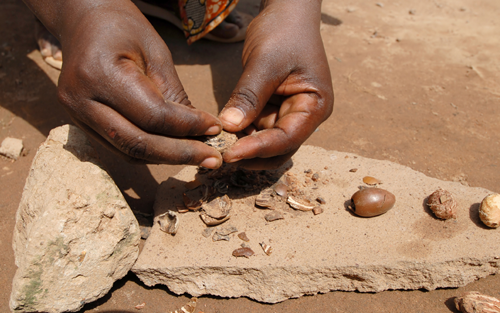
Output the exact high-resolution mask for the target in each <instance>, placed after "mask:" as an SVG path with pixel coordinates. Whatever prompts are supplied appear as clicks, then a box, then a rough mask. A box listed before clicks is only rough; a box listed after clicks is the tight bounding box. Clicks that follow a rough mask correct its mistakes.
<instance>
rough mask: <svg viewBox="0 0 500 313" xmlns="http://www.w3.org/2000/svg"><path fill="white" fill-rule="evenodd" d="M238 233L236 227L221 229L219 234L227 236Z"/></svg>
mask: <svg viewBox="0 0 500 313" xmlns="http://www.w3.org/2000/svg"><path fill="white" fill-rule="evenodd" d="M237 231H238V228H236V227H234V226H226V227H221V228H220V229H218V230H217V232H218V233H219V234H221V235H224V236H227V235H230V234H232V233H235V232H237Z"/></svg>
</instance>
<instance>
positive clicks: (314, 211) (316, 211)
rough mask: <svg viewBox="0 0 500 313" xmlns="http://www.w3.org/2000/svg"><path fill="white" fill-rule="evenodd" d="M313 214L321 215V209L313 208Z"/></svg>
mask: <svg viewBox="0 0 500 313" xmlns="http://www.w3.org/2000/svg"><path fill="white" fill-rule="evenodd" d="M313 213H314V215H318V214H321V213H323V208H322V207H319V206H317V207H315V208H314V209H313Z"/></svg>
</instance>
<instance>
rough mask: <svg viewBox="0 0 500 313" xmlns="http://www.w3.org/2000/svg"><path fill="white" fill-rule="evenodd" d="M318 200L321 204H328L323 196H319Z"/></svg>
mask: <svg viewBox="0 0 500 313" xmlns="http://www.w3.org/2000/svg"><path fill="white" fill-rule="evenodd" d="M316 201H318V203H320V204H326V201H325V199H323V198H322V197H317V198H316Z"/></svg>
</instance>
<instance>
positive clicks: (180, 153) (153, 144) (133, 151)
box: [82, 101, 222, 168]
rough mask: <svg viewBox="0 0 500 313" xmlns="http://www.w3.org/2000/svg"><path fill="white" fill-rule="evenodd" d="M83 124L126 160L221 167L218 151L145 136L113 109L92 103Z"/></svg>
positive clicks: (193, 143)
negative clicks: (127, 158) (125, 156)
mask: <svg viewBox="0 0 500 313" xmlns="http://www.w3.org/2000/svg"><path fill="white" fill-rule="evenodd" d="M87 112H92V114H85V115H84V116H82V117H83V118H82V122H83V123H84V124H86V125H88V126H89V127H90V128H91V129H92V130H93V131H94V132H95V133H97V134H98V135H99V136H100V137H102V138H104V139H105V140H106V141H108V142H109V143H110V144H111V145H113V146H114V148H115V149H117V150H118V151H120V152H121V153H122V154H125V155H127V156H128V157H129V158H132V159H138V160H143V161H145V162H147V163H156V164H160V163H166V164H189V165H199V166H203V167H207V168H218V167H220V166H221V165H222V156H221V155H220V153H219V152H217V150H215V149H213V148H212V147H209V146H208V145H206V144H204V143H202V142H199V141H197V140H188V139H177V138H169V137H165V136H160V135H155V134H148V133H146V132H144V131H143V130H141V129H140V128H138V127H137V126H135V125H134V124H133V123H131V122H130V121H128V120H127V119H126V118H124V117H123V116H121V115H120V114H119V113H118V112H116V111H114V110H113V109H112V108H110V107H108V106H106V105H103V104H101V103H97V102H95V101H91V103H89V104H87Z"/></svg>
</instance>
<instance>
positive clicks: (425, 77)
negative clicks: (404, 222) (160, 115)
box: [0, 0, 500, 313]
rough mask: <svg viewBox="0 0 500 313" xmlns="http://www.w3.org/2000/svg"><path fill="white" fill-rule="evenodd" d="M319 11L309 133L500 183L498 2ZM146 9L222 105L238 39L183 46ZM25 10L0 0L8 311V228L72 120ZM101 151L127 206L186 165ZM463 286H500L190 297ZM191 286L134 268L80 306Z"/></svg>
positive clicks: (250, 6) (363, 299) (226, 304)
mask: <svg viewBox="0 0 500 313" xmlns="http://www.w3.org/2000/svg"><path fill="white" fill-rule="evenodd" d="M381 1H383V0H381ZM255 2H257V1H253V0H247V1H242V3H241V4H240V5H239V8H240V9H241V10H245V11H248V12H251V13H253V14H256V13H257V4H256V3H255ZM322 11H323V16H322V21H323V23H322V26H321V32H322V35H323V40H324V43H325V48H326V51H327V55H328V60H329V63H330V68H331V71H332V78H333V85H334V89H335V109H334V113H333V115H332V116H331V118H330V119H329V120H327V121H326V122H325V123H324V124H322V125H321V126H320V127H319V129H318V131H317V132H315V133H314V134H313V135H312V136H311V138H310V139H309V140H308V141H307V142H306V143H307V144H310V145H316V146H320V147H323V148H326V149H331V150H339V151H346V152H353V153H357V154H359V155H362V156H365V157H370V158H375V159H386V160H391V161H394V162H397V163H399V164H403V165H406V166H409V167H411V168H412V169H414V170H417V171H421V172H423V173H425V174H426V175H429V176H432V177H436V178H439V179H443V180H454V181H460V182H462V183H463V184H469V185H470V186H480V187H484V188H487V189H490V190H492V191H495V192H500V179H498V177H499V174H500V163H499V156H500V122H499V118H500V60H499V55H500V54H499V52H500V36H498V34H500V24H499V23H500V22H499V20H498V12H500V2H499V1H497V0H482V1H475V0H433V1H430V0H428V1H417V0H399V1H398V0H396V1H387V2H379V3H376V2H375V1H373V2H371V1H365V0H336V1H333V0H325V1H324V2H323V10H322ZM151 22H152V23H153V25H154V26H155V27H156V28H157V30H158V32H159V33H160V34H161V36H162V37H163V38H164V39H165V41H166V43H167V45H168V46H169V48H170V50H171V51H172V54H173V58H174V61H175V64H176V67H177V70H178V73H179V76H180V79H181V81H182V82H183V84H184V87H185V89H186V91H187V93H188V95H189V97H190V99H191V101H192V103H193V104H194V105H195V106H197V107H199V108H201V109H204V110H207V111H209V112H211V113H213V114H217V112H218V111H220V109H221V108H222V107H223V106H224V103H225V102H226V101H227V99H228V97H229V95H230V93H231V90H232V88H233V87H234V86H235V84H236V82H237V79H238V77H239V75H240V73H241V63H240V55H241V51H242V47H243V45H242V44H241V43H239V44H218V43H213V42H209V41H205V40H203V41H200V42H197V43H195V44H193V45H192V46H188V45H187V44H186V43H185V41H184V39H183V35H182V33H180V32H179V31H178V30H177V29H175V28H173V27H171V26H170V24H168V23H167V22H163V21H161V20H157V19H151ZM33 23H34V20H33V17H32V15H31V13H30V12H29V10H28V9H27V8H26V7H25V6H24V4H23V3H22V2H21V1H19V0H3V1H1V2H0V140H3V139H4V138H5V137H7V136H11V137H16V138H22V139H23V141H24V145H25V149H26V150H25V151H26V153H27V154H26V155H25V156H23V157H21V158H20V159H19V160H17V161H15V162H11V161H10V160H7V159H0V210H1V213H2V219H0V248H1V251H2V253H1V254H0V311H1V312H8V311H9V309H8V299H9V296H10V291H11V282H12V278H13V276H14V272H15V270H16V266H15V264H14V256H13V251H12V248H11V242H12V231H13V228H14V220H15V212H16V210H17V206H18V204H19V201H20V199H21V194H22V191H23V186H24V182H25V179H26V177H27V175H28V171H29V167H30V165H31V162H32V159H33V157H34V155H35V152H36V149H37V147H38V145H39V144H40V143H41V142H42V141H44V139H45V137H46V136H47V134H48V132H49V130H50V129H52V128H54V127H57V126H59V125H62V124H65V123H69V122H70V119H69V117H68V115H67V114H66V113H65V111H64V110H63V109H62V107H61V106H60V105H59V104H58V103H57V97H56V83H55V82H56V81H57V78H58V74H59V72H58V71H57V70H55V69H52V68H50V67H49V66H48V65H46V64H44V63H43V61H42V60H41V57H40V54H39V53H38V52H37V51H36V50H35V49H36V46H35V42H34V39H33ZM99 151H100V153H101V157H102V159H103V162H104V163H105V165H106V166H107V167H108V169H109V172H110V174H111V176H112V177H113V178H114V179H115V181H116V183H117V184H118V186H119V187H120V189H121V190H123V192H124V194H125V195H126V198H127V200H128V201H129V204H130V205H131V207H132V208H133V209H135V210H145V211H147V210H151V207H152V204H153V201H154V194H155V191H156V187H157V186H158V184H159V183H160V182H162V181H163V180H166V179H167V178H168V177H169V176H171V175H175V174H176V173H177V172H178V171H179V170H180V169H181V168H182V167H181V166H166V165H161V166H160V165H150V166H145V165H130V164H127V163H125V162H123V161H121V160H116V159H115V158H114V156H113V155H110V154H109V153H107V152H106V151H104V150H103V149H102V148H99ZM411 183H412V182H411V181H409V182H408V184H411ZM498 231H500V230H498ZM346 244H349V243H346ZM467 290H477V291H480V292H483V293H486V294H489V295H492V296H495V297H499V298H500V276H499V275H495V276H490V277H487V278H484V279H480V280H479V281H476V282H474V283H472V284H469V285H467V286H465V287H462V288H458V289H439V290H434V291H424V290H416V291H386V292H380V293H358V292H330V293H327V294H321V295H315V296H305V297H302V298H299V299H292V300H287V301H284V302H282V303H278V304H275V305H266V304H261V303H258V302H255V301H252V300H249V299H246V298H241V299H222V298H216V297H201V298H200V299H199V301H198V304H199V305H198V308H199V310H201V311H203V312H205V313H215V312H235V311H238V312H240V313H244V312H269V313H270V312H391V313H392V312H408V313H409V312H437V313H438V312H457V311H456V310H455V309H454V308H453V304H452V303H453V297H454V296H456V295H458V294H460V293H462V292H464V291H467ZM188 299H189V297H188V296H177V295H175V294H172V293H170V292H169V291H168V289H166V288H164V287H154V288H148V287H146V286H144V285H143V284H142V283H141V282H140V281H139V280H138V279H137V278H136V277H135V276H134V275H133V274H130V275H128V276H127V277H125V278H124V279H122V280H120V281H118V282H116V284H115V287H114V288H113V290H112V291H111V292H110V293H109V294H108V295H107V296H106V297H104V298H103V299H101V300H99V301H98V302H97V303H93V304H89V305H87V306H85V309H84V310H83V311H82V312H85V311H88V312H135V311H136V309H134V307H135V306H136V305H137V304H141V303H145V304H146V306H145V308H144V309H143V310H141V312H145V313H147V312H169V311H173V310H175V309H179V308H180V307H181V306H182V305H183V304H185V303H186V302H187V301H188ZM199 310H197V311H196V312H198V311H199Z"/></svg>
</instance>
